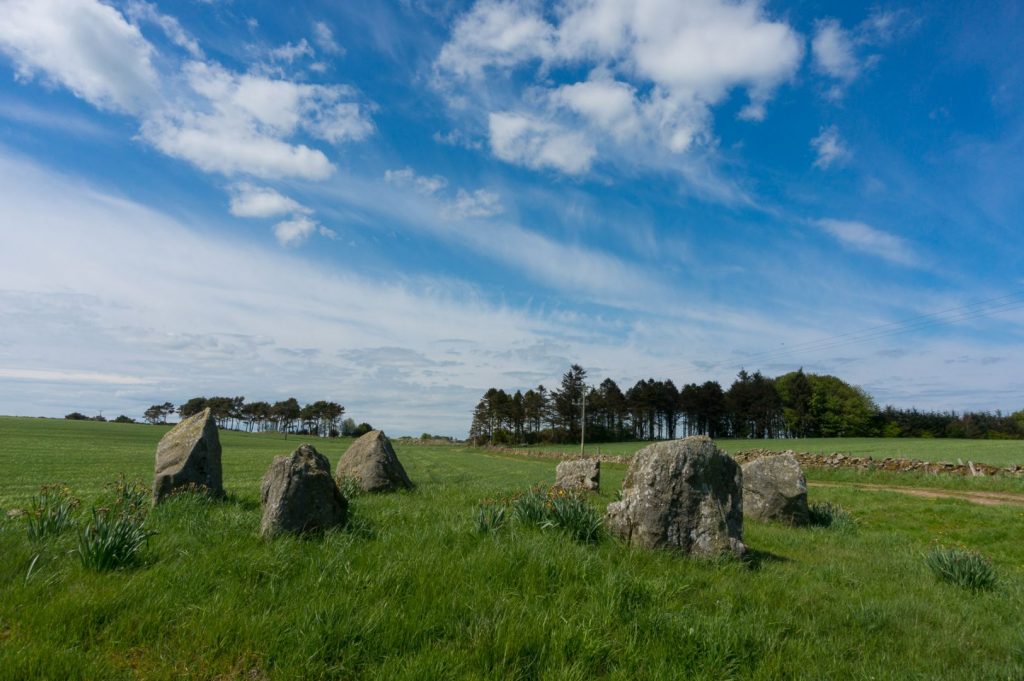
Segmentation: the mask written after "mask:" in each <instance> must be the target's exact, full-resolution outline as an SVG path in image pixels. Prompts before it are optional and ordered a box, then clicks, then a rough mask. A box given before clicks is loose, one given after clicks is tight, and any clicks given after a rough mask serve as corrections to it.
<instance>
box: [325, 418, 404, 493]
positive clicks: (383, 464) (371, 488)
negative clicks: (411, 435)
mask: <svg viewBox="0 0 1024 681" xmlns="http://www.w3.org/2000/svg"><path fill="white" fill-rule="evenodd" d="M337 474H338V477H339V478H351V479H353V480H355V481H357V482H358V483H359V486H360V487H361V488H362V489H363V491H365V492H390V491H392V490H396V489H411V488H412V481H411V480H410V479H409V476H408V475H406V473H405V468H403V467H402V462H401V461H399V460H398V456H397V455H396V454H395V449H394V447H392V446H391V440H389V439H388V436H387V435H385V434H384V431H382V430H371V431H370V432H369V433H367V434H366V435H363V436H362V437H361V438H359V439H358V440H356V441H355V442H353V443H352V446H351V447H349V448H348V451H346V452H345V453H344V454H342V456H341V459H340V460H339V461H338V469H337Z"/></svg>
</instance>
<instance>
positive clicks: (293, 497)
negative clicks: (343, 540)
mask: <svg viewBox="0 0 1024 681" xmlns="http://www.w3.org/2000/svg"><path fill="white" fill-rule="evenodd" d="M260 498H261V501H262V503H263V520H262V521H261V522H260V534H261V535H263V536H264V537H273V536H274V535H277V534H280V533H282V532H290V533H295V534H298V533H302V532H315V531H319V530H326V529H328V528H331V527H336V526H338V525H342V524H344V522H345V517H346V515H347V514H348V502H347V501H346V500H345V497H344V496H342V494H341V491H340V490H339V489H338V484H337V483H336V482H335V481H334V477H333V476H332V475H331V464H330V462H329V461H328V460H327V457H326V456H324V455H323V454H321V453H320V452H318V451H316V449H315V448H314V447H312V446H311V445H305V444H304V445H299V448H298V449H296V450H295V451H294V452H292V453H291V454H290V455H288V456H275V457H274V461H273V462H272V463H271V464H270V468H268V469H267V473H266V475H264V476H263V482H262V485H261V487H260Z"/></svg>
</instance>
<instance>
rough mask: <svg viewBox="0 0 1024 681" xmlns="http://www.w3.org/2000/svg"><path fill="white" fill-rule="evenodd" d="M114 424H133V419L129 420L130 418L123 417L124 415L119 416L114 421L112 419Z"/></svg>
mask: <svg viewBox="0 0 1024 681" xmlns="http://www.w3.org/2000/svg"><path fill="white" fill-rule="evenodd" d="M114 423H135V419H133V418H131V417H130V416H125V415H124V414H121V415H120V416H118V417H117V418H116V419H114Z"/></svg>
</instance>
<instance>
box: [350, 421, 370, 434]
mask: <svg viewBox="0 0 1024 681" xmlns="http://www.w3.org/2000/svg"><path fill="white" fill-rule="evenodd" d="M371 430H373V426H371V425H370V424H369V423H366V422H363V423H360V424H359V425H358V426H356V430H355V432H354V433H352V434H353V435H355V436H356V437H362V436H363V435H366V434H367V433H369V432H370V431H371Z"/></svg>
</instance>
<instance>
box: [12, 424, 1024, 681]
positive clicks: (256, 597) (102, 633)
mask: <svg viewBox="0 0 1024 681" xmlns="http://www.w3.org/2000/svg"><path fill="white" fill-rule="evenodd" d="M161 433H162V429H161V428H157V427H150V426H131V425H124V426H122V425H115V424H96V423H76V422H64V421H54V420H32V419H0V480H3V483H2V487H0V507H4V508H8V507H10V506H15V505H24V503H25V500H26V498H27V497H28V496H29V495H31V494H32V493H33V492H34V491H35V490H36V489H37V487H38V485H39V484H41V483H42V482H54V481H58V480H62V481H65V482H68V483H69V484H71V485H72V487H73V488H74V490H75V491H76V493H78V494H79V495H80V496H82V497H83V498H84V499H85V500H86V501H91V500H92V499H94V498H96V497H97V496H98V495H100V494H102V492H103V486H104V484H105V483H107V482H109V481H112V480H113V479H114V478H115V476H116V475H117V474H118V473H119V472H124V473H126V474H128V475H129V476H135V477H140V478H144V479H146V480H149V479H150V477H151V474H152V466H153V451H154V448H155V445H156V441H157V440H158V439H159V437H160V435H161ZM298 442H299V441H298V440H296V439H293V438H290V439H289V440H288V441H287V442H284V441H283V440H282V439H280V436H269V435H268V436H260V435H245V434H239V433H222V443H223V445H224V479H225V487H226V488H227V491H228V492H229V500H228V501H227V502H222V503H206V502H202V501H200V500H197V499H191V498H188V497H184V498H179V499H174V500H172V501H171V502H169V503H166V504H164V505H161V506H160V507H158V508H157V509H155V510H154V511H152V512H151V513H150V515H149V517H148V519H147V523H148V524H149V526H150V527H151V528H152V529H154V530H156V531H157V532H158V534H157V535H155V536H154V537H153V538H152V540H151V542H150V546H149V548H148V550H147V554H146V560H145V562H144V564H143V565H142V566H140V567H137V568H134V569H130V570H126V571H123V572H115V573H101V574H97V573H93V572H89V571H86V570H85V569H84V568H82V567H81V566H80V565H79V562H78V561H77V560H76V559H75V557H74V556H73V555H72V554H71V551H72V550H73V548H74V546H75V543H74V538H73V537H72V536H68V535H64V536H62V537H60V538H58V539H56V540H52V541H50V542H46V543H33V542H30V541H29V540H28V539H27V537H26V534H25V530H24V526H23V521H21V520H2V521H0V556H2V560H0V679H36V678H48V679H100V678H102V679H118V678H147V679H176V678H196V679H265V678H270V679H296V678H303V679H315V678H379V679H442V678H460V679H462V678H465V679H483V678H488V679H490V678H496V679H590V678H615V679H618V678H622V679H627V678H628V679H635V678H642V679H646V678H651V679H660V678H695V679H704V678H706V679H719V678H757V679H777V678H808V679H824V678H836V679H839V678H844V679H845V678H858V679H869V678H875V679H897V678H898V679H938V678H948V679H966V678H972V679H973V678H978V679H1019V678H1021V677H1022V676H1024V630H1022V629H1021V626H1020V612H1021V609H1022V606H1024V542H1021V536H1022V533H1021V527H1022V525H1024V512H1022V509H1021V508H1020V507H1013V506H995V507H982V506H975V505H971V504H969V503H966V502H963V501H952V500H925V499H917V498H911V497H905V496H903V495H899V494H895V493H863V492H858V491H856V490H853V489H852V488H841V487H840V488H828V489H814V490H812V501H831V502H833V503H838V504H840V505H842V506H843V507H844V508H846V509H847V510H849V511H850V512H851V513H852V514H853V515H854V516H855V517H856V519H857V529H856V530H855V531H836V530H831V529H827V528H812V529H791V528H786V527H782V526H778V525H774V524H767V523H756V522H747V523H746V525H745V541H746V543H747V544H748V546H749V547H750V548H751V550H752V555H753V558H752V560H751V561H749V562H748V563H725V562H723V563H719V562H704V561H694V560H687V559H684V558H679V557H676V556H673V555H670V554H666V553H661V552H653V551H641V550H629V549H627V548H625V547H623V546H622V545H621V544H619V543H617V542H616V541H613V540H611V539H608V538H605V539H603V540H601V541H600V542H598V543H597V544H593V545H589V544H579V543H576V542H573V541H571V540H570V539H568V538H567V537H565V536H564V535H560V534H558V533H557V532H551V531H547V532H546V531H541V530H539V529H532V528H523V527H518V526H509V527H505V528H504V529H502V530H501V531H499V532H498V533H496V534H491V535H481V534H479V533H477V532H476V531H475V528H474V523H473V513H474V510H475V509H476V508H477V505H478V503H479V501H480V500H481V499H483V498H487V497H494V496H498V495H502V494H508V493H512V492H515V491H517V490H523V489H525V488H527V487H529V486H530V485H531V484H534V483H538V482H551V481H552V480H553V477H554V462H553V461H547V460H531V459H525V458H516V457H509V456H496V455H492V454H487V453H482V452H476V451H472V450H467V449H464V448H458V447H448V446H436V447H429V446H407V447H399V449H398V453H399V456H400V457H401V459H402V461H403V463H404V464H405V466H406V469H407V470H408V472H409V475H410V477H412V479H413V480H414V481H415V482H416V483H417V487H416V489H415V490H413V491H412V492H408V493H400V494H393V495H386V496H359V497H356V498H355V499H353V500H352V508H353V511H354V514H355V516H356V518H358V519H359V522H358V523H356V524H355V528H357V529H349V530H346V531H338V532H332V533H328V534H327V535H325V536H323V537H318V538H310V539H293V538H282V539H278V540H275V541H273V542H265V541H262V540H261V539H259V537H258V535H257V529H258V525H259V518H260V509H259V503H258V481H259V478H260V477H261V476H262V474H263V472H264V471H265V469H266V467H267V465H268V464H269V461H270V459H271V457H272V456H273V455H275V454H283V453H286V452H288V451H290V450H291V449H292V448H293V447H294V446H295V445H297V444H298ZM315 445H316V446H317V447H318V449H320V450H321V451H323V452H324V453H326V454H327V456H328V458H329V459H330V460H331V462H332V464H333V463H336V462H337V458H338V456H339V455H340V453H341V452H342V451H344V448H345V447H346V446H347V443H346V442H343V441H316V442H315ZM623 473H624V468H623V467H622V466H614V465H606V466H605V467H604V469H603V479H602V485H603V491H602V493H601V494H600V495H595V496H594V498H593V503H594V504H595V505H596V506H598V507H601V508H603V506H604V505H606V504H607V503H608V502H609V501H611V500H612V499H613V497H614V491H615V490H616V489H617V487H618V485H619V484H620V482H621V478H622V475H623ZM934 542H941V543H943V544H945V545H948V546H964V547H967V548H971V549H975V550H978V551H981V552H983V553H984V554H985V555H987V556H989V557H990V558H991V560H992V561H993V563H994V565H995V567H996V570H997V572H998V575H999V582H998V584H997V586H996V588H995V589H994V590H992V591H982V592H977V593H975V592H970V591H965V590H963V589H960V588H958V587H955V586H952V585H949V584H946V583H941V582H938V581H937V580H936V579H935V578H934V577H933V576H932V574H931V573H930V572H929V571H928V569H927V568H926V566H925V564H924V559H923V554H924V553H925V552H926V551H927V550H928V549H929V547H930V546H931V545H932V544H933V543H934Z"/></svg>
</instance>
